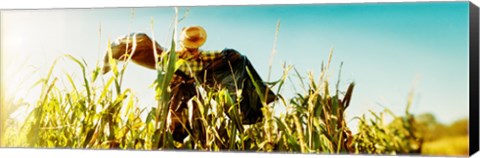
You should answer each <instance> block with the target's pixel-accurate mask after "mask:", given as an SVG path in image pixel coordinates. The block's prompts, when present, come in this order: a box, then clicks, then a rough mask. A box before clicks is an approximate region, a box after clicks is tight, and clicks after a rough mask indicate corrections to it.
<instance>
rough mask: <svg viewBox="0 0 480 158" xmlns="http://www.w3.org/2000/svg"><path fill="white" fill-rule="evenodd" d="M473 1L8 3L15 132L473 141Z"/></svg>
mask: <svg viewBox="0 0 480 158" xmlns="http://www.w3.org/2000/svg"><path fill="white" fill-rule="evenodd" d="M469 7H470V5H469V3H468V2H422V3H358V4H354V3H352V4H299V5H245V6H196V7H195V6H194V7H182V6H177V7H174V6H172V7H137V8H90V9H89V8H84V9H39V10H2V11H1V17H0V18H1V19H0V20H1V34H0V36H1V110H0V112H1V113H0V116H1V117H0V123H1V125H0V143H1V144H0V145H1V147H22V148H73V149H117V150H119V149H124V150H182V151H185V150H196V151H212V152H215V151H248V152H282V153H284V152H288V153H315V154H380V155H406V154H414V155H443V156H445V155H448V156H467V155H468V153H469V132H468V123H469V119H468V117H469V91H468V90H469V82H468V81H469V71H468V67H469ZM477 134H478V133H477Z"/></svg>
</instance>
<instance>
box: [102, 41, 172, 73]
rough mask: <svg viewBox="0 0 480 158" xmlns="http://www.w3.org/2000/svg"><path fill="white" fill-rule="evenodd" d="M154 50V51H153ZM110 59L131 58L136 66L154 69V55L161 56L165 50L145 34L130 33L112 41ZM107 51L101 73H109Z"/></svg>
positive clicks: (122, 59)
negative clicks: (155, 53)
mask: <svg viewBox="0 0 480 158" xmlns="http://www.w3.org/2000/svg"><path fill="white" fill-rule="evenodd" d="M154 48H155V49H154ZM110 50H111V53H112V54H111V55H112V59H114V60H120V61H124V60H126V59H128V58H129V56H131V59H132V61H133V62H135V63H136V64H139V65H141V66H144V67H147V68H150V69H155V55H154V54H153V53H154V50H156V52H157V54H161V53H162V52H163V51H164V50H165V48H163V47H162V46H160V45H159V44H158V43H157V42H155V41H153V40H152V39H151V38H150V37H148V35H147V34H145V33H132V34H129V35H126V36H124V37H120V38H118V39H116V40H115V41H113V42H112V43H111V45H110ZM108 52H109V51H108V50H107V51H106V53H105V57H104V66H103V73H104V74H105V73H107V72H109V71H110V69H111V67H110V63H109V61H110V57H109V53H108Z"/></svg>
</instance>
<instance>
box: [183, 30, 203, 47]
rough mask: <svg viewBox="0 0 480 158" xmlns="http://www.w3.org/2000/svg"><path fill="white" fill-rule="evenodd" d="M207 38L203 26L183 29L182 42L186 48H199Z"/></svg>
mask: <svg viewBox="0 0 480 158" xmlns="http://www.w3.org/2000/svg"><path fill="white" fill-rule="evenodd" d="M206 40H207V32H206V31H205V29H203V27H201V26H189V27H185V28H183V29H182V35H181V37H180V41H181V44H182V45H183V47H185V48H199V47H200V46H202V45H203V44H204V43H205V41H206Z"/></svg>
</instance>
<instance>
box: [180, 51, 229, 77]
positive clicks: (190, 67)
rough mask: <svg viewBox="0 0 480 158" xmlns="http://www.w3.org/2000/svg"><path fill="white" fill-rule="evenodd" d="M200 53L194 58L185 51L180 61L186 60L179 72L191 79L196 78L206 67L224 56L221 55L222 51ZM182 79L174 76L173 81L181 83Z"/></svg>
mask: <svg viewBox="0 0 480 158" xmlns="http://www.w3.org/2000/svg"><path fill="white" fill-rule="evenodd" d="M198 51H199V52H200V53H198V55H197V56H194V55H193V54H192V53H191V52H188V51H183V53H182V54H180V55H179V56H178V57H179V59H183V60H185V62H184V63H183V64H182V65H180V67H179V68H178V70H180V71H182V72H183V73H185V74H186V75H188V76H190V77H194V76H195V75H196V74H197V73H198V72H200V71H201V70H203V68H204V66H206V65H207V64H208V63H210V62H211V61H214V60H215V59H217V58H219V57H221V56H222V54H220V52H221V51H205V50H198ZM181 79H182V78H181V77H180V76H177V75H174V76H173V81H181Z"/></svg>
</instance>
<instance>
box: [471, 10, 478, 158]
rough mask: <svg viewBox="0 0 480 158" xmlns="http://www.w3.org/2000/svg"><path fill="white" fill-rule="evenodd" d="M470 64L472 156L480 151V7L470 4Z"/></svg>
mask: <svg viewBox="0 0 480 158" xmlns="http://www.w3.org/2000/svg"><path fill="white" fill-rule="evenodd" d="M469 14H470V15H469V29H470V30H469V31H470V36H469V53H470V57H469V63H470V75H469V76H470V92H469V93H470V97H469V100H470V111H469V113H470V115H469V116H470V121H469V138H470V141H469V148H470V150H469V154H470V156H471V155H473V154H475V153H476V152H478V150H479V143H480V139H479V135H480V132H479V126H480V124H479V112H480V111H479V94H478V91H479V49H478V45H479V43H478V42H479V26H478V21H479V19H478V18H479V16H478V15H479V11H478V7H477V6H476V5H475V4H473V3H472V2H470V4H469Z"/></svg>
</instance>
